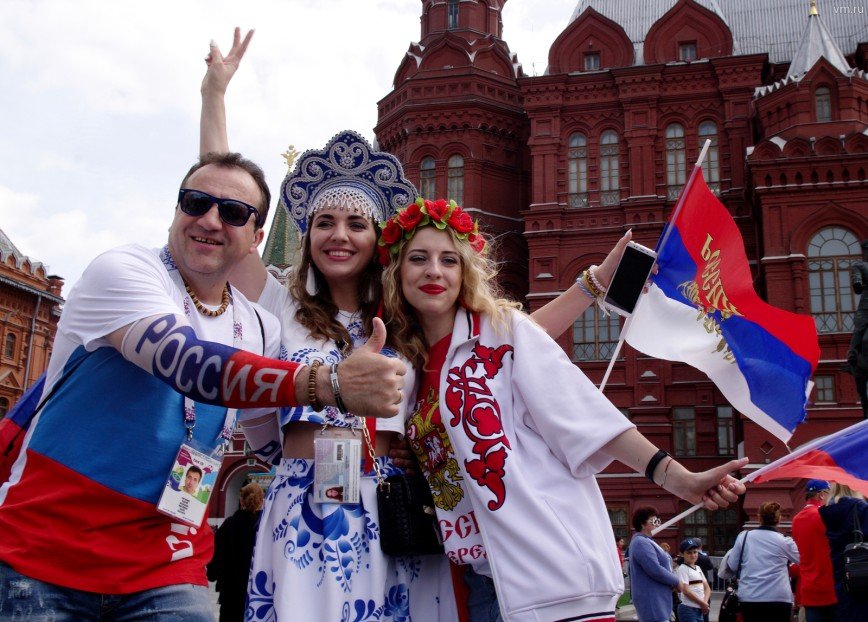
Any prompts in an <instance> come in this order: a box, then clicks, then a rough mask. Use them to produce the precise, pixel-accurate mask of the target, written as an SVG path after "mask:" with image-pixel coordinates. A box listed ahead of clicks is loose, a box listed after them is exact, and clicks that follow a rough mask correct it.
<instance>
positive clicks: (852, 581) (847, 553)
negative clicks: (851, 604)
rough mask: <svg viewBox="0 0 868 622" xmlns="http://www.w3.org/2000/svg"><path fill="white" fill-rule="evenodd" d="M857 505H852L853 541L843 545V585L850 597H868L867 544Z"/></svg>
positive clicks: (864, 598) (861, 598)
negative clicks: (863, 535)
mask: <svg viewBox="0 0 868 622" xmlns="http://www.w3.org/2000/svg"><path fill="white" fill-rule="evenodd" d="M858 510H859V506H858V505H854V506H853V542H852V543H851V544H848V545H847V546H845V547H844V587H846V589H847V593H848V594H850V596H851V597H852V598H856V599H859V600H866V599H868V544H866V543H865V542H864V539H863V537H862V527H861V525H860V524H859V512H858Z"/></svg>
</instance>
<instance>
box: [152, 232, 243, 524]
mask: <svg viewBox="0 0 868 622" xmlns="http://www.w3.org/2000/svg"><path fill="white" fill-rule="evenodd" d="M164 252H167V249H164ZM170 274H171V272H170ZM176 274H177V273H176ZM177 277H178V278H180V274H177ZM237 308H238V307H237V305H236V304H234V301H233V304H232V327H233V329H232V347H234V348H235V349H239V350H240V349H241V345H242V344H241V340H242V335H243V327H242V326H241V323H240V322H239V321H238V318H237ZM184 311H185V313H186V314H187V315H188V316H189V314H190V310H189V306H188V305H186V304H185V305H184ZM237 412H238V411H237V409H235V408H227V409H226V416H225V417H224V419H223V425H222V426H221V429H220V434H218V436H217V438H216V439H215V440H214V441H213V442H212V443H210V444H206V443H202V442H200V441H198V440H197V439H194V438H193V430H194V428H195V427H196V403H195V402H194V401H193V400H191V399H190V398H189V397H186V396H185V397H184V409H183V412H182V414H181V416H182V417H183V420H184V428H185V429H186V431H187V435H186V439H185V440H184V442H182V443H181V446H180V447H179V448H178V453H177V455H176V456H175V461H174V462H173V464H172V468H171V469H170V471H169V476H168V477H167V478H166V484H165V486H163V492H162V494H161V495H160V500H159V502H158V503H157V511H158V512H160V513H162V514H166V515H168V516H171V517H172V518H175V519H177V520H179V521H181V522H183V523H186V524H188V525H191V526H193V527H199V526H200V525H201V524H202V521H203V520H204V519H205V513H206V512H207V510H208V501H210V499H211V493H212V492H213V491H214V488H215V485H216V482H217V476H218V474H219V473H220V466H221V464H222V462H223V452H224V450H225V448H226V444H227V443H228V442H229V440H230V439H231V438H232V427H233V426H234V425H235V417H236V414H237Z"/></svg>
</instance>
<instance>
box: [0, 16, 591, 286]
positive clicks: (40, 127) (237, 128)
mask: <svg viewBox="0 0 868 622" xmlns="http://www.w3.org/2000/svg"><path fill="white" fill-rule="evenodd" d="M576 4H577V0H546V1H545V2H541V1H540V0H509V1H508V2H507V3H506V7H505V9H504V12H503V25H504V33H503V35H504V39H505V40H506V42H507V43H508V45H509V47H510V50H511V51H512V52H513V53H516V54H518V59H519V61H520V62H521V63H522V65H523V68H524V71H525V73H526V74H529V75H534V74H537V75H538V74H542V73H543V72H544V71H545V66H546V60H547V57H548V49H549V47H550V46H551V44H552V43H553V42H554V40H555V38H556V37H557V36H558V34H560V32H561V31H563V29H564V28H565V27H566V26H567V24H568V23H569V20H570V17H571V16H572V13H573V10H574V9H575V6H576ZM421 12H422V2H421V1H420V0H325V1H324V2H310V1H309V0H248V1H247V2H240V1H239V0H183V1H181V0H149V1H148V2H142V1H141V0H139V1H132V0H75V1H72V0H2V1H0V41H3V44H2V45H0V84H2V87H3V88H2V89H0V164H2V166H0V229H2V230H3V231H4V232H5V233H6V235H7V236H8V237H9V238H10V239H11V240H12V242H13V243H14V244H15V245H16V246H17V247H18V249H19V250H20V251H21V252H22V253H23V254H25V255H27V256H29V257H30V258H31V259H33V260H35V261H41V262H42V263H43V264H45V265H46V266H47V267H48V273H49V274H56V275H59V276H61V277H63V278H64V279H65V281H66V283H65V285H64V288H63V294H64V295H67V294H68V293H69V290H70V288H71V286H72V285H73V284H74V283H75V282H76V281H77V280H78V279H79V277H80V275H81V273H82V271H83V270H84V268H85V267H86V266H87V264H88V263H89V262H90V260H91V259H93V257H95V256H96V255H97V254H99V253H100V252H102V251H105V250H108V249H110V248H112V247H114V246H117V245H120V244H127V243H132V242H135V243H139V244H143V245H145V246H150V247H158V246H162V245H163V244H164V243H165V241H166V236H167V230H168V227H169V224H170V223H171V219H172V212H173V209H174V206H175V202H176V198H177V190H178V187H179V184H180V181H181V178H182V177H183V174H184V173H185V172H186V170H187V169H188V168H189V166H190V165H191V164H192V163H193V162H194V161H195V159H196V157H197V155H198V144H199V143H198V140H199V139H198V128H199V106H200V97H199V84H200V81H201V79H202V76H203V75H204V71H205V63H204V57H205V55H206V54H207V53H208V43H209V41H210V40H211V39H214V40H216V41H217V43H218V44H219V45H220V47H221V49H222V50H223V51H224V52H227V51H228V49H229V48H230V47H231V42H232V31H233V28H234V27H235V26H240V27H241V28H242V29H243V30H245V31H246V30H247V29H249V28H254V29H255V30H256V34H255V35H254V37H253V41H252V43H251V45H250V48H249V49H248V51H247V54H246V56H245V57H244V61H243V62H242V65H241V68H240V69H239V71H238V73H237V74H236V75H235V78H234V79H233V82H232V84H231V85H230V87H229V93H228V95H227V110H228V126H229V143H230V146H231V148H232V149H233V150H237V151H241V152H242V153H244V155H246V156H247V157H249V158H251V159H252V160H254V161H255V162H257V163H259V164H260V165H261V166H262V167H263V168H264V169H265V172H266V177H267V179H268V182H269V186H270V187H271V190H272V194H273V195H274V196H277V194H278V190H279V188H280V183H281V181H282V180H283V177H284V175H285V174H286V166H285V163H284V160H283V158H282V157H281V154H282V153H283V152H284V151H285V150H286V148H287V146H288V145H290V144H292V145H294V146H295V147H296V148H297V149H299V150H300V151H303V150H305V149H309V148H321V147H322V146H323V145H325V143H326V142H327V141H328V139H329V138H331V137H332V136H333V135H334V134H336V133H337V132H339V131H340V130H343V129H354V130H356V131H358V132H360V133H361V134H362V135H364V136H365V137H367V138H368V139H369V140H373V138H374V132H373V127H374V125H375V124H376V122H377V101H379V100H380V99H382V98H383V97H385V96H386V95H387V94H388V93H389V91H390V90H391V89H392V79H393V78H394V74H395V71H396V70H397V68H398V65H399V63H400V62H401V60H402V59H403V57H404V54H405V53H406V52H407V49H408V47H409V45H410V43H411V42H412V41H418V40H419V37H420V16H421ZM272 208H274V205H272ZM272 211H273V210H272ZM269 225H270V218H269V223H268V225H267V226H269Z"/></svg>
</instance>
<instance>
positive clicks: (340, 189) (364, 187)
mask: <svg viewBox="0 0 868 622" xmlns="http://www.w3.org/2000/svg"><path fill="white" fill-rule="evenodd" d="M416 195H417V192H416V188H415V186H413V184H412V183H410V181H409V180H408V179H407V178H406V177H404V169H403V168H402V167H401V163H400V162H399V161H398V159H397V158H396V157H395V156H393V155H391V154H388V153H385V152H382V151H374V150H373V149H372V148H371V145H370V144H369V143H368V141H367V140H365V139H364V138H363V137H362V136H360V135H359V134H357V133H356V132H353V131H352V130H344V131H343V132H340V133H339V134H337V135H336V136H334V137H333V138H332V139H331V140H330V141H329V142H328V143H327V144H326V146H325V148H324V149H321V150H317V149H311V150H309V151H305V152H304V153H303V154H302V155H301V157H299V158H298V161H297V162H296V165H295V168H294V169H293V171H292V172H291V173H289V174H288V175H287V176H286V179H284V180H283V185H282V186H281V189H280V202H281V204H282V205H283V207H284V208H285V209H286V211H287V213H288V214H289V217H290V218H291V219H292V221H293V222H294V223H295V226H296V227H297V228H298V230H299V231H300V232H301V233H302V234H304V233H306V232H307V225H308V222H309V221H310V217H311V216H313V215H314V214H315V213H316V212H318V211H319V210H320V209H322V208H323V207H337V208H339V209H346V210H351V211H354V212H356V213H360V214H365V215H366V216H367V217H368V218H371V219H372V220H373V221H374V222H375V223H378V222H381V221H384V220H387V219H389V218H391V217H392V216H393V215H394V214H395V213H396V212H397V211H398V209H400V208H404V207H406V206H407V205H409V204H410V203H412V202H413V201H415V200H416Z"/></svg>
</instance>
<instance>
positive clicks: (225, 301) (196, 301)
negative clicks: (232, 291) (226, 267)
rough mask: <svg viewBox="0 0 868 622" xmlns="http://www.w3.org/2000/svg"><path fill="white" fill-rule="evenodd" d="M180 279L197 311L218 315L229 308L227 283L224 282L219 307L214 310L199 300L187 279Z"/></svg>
mask: <svg viewBox="0 0 868 622" xmlns="http://www.w3.org/2000/svg"><path fill="white" fill-rule="evenodd" d="M181 280H182V281H184V289H186V290H187V295H188V296H189V297H190V300H192V301H193V306H194V307H196V310H197V311H198V312H199V313H201V314H202V315H205V316H207V317H218V316H221V315H223V314H224V313H226V309H228V308H229V283H226V285H224V286H223V300H222V301H221V302H220V307H219V308H218V309H217V310H216V311H215V310H214V309H209V308H208V307H206V306H205V305H203V304H202V301H200V300H199V297H198V296H196V294H195V293H194V292H193V290H192V289H191V288H190V284H189V283H188V282H187V279H185V278H183V277H181Z"/></svg>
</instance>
